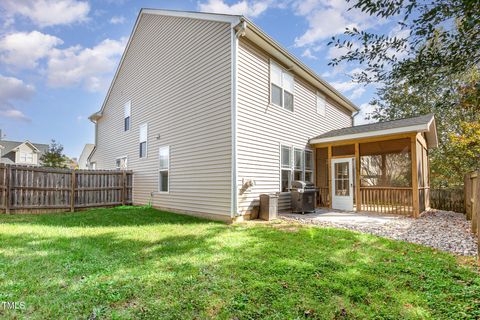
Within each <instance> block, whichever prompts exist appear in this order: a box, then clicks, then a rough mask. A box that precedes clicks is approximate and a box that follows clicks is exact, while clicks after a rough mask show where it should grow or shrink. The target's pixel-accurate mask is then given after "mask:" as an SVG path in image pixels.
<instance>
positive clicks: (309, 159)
mask: <svg viewBox="0 0 480 320" xmlns="http://www.w3.org/2000/svg"><path fill="white" fill-rule="evenodd" d="M305 181H310V182H313V153H312V151H310V150H305Z"/></svg>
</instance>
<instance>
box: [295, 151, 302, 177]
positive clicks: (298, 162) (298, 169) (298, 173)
mask: <svg viewBox="0 0 480 320" xmlns="http://www.w3.org/2000/svg"><path fill="white" fill-rule="evenodd" d="M293 159H294V160H293V162H294V163H293V180H304V179H303V170H304V166H303V165H304V163H303V150H302V149H297V148H295V151H294V154H293Z"/></svg>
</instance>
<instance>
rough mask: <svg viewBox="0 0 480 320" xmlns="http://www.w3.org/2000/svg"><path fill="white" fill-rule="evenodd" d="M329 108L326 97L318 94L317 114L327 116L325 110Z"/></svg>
mask: <svg viewBox="0 0 480 320" xmlns="http://www.w3.org/2000/svg"><path fill="white" fill-rule="evenodd" d="M326 108H327V100H326V99H325V96H324V95H322V94H320V93H319V92H317V113H318V114H319V115H322V116H325V110H326Z"/></svg>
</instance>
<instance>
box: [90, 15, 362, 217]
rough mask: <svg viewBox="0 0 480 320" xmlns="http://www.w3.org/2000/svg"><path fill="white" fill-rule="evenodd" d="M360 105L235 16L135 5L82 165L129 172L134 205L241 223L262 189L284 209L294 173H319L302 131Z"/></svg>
mask: <svg viewBox="0 0 480 320" xmlns="http://www.w3.org/2000/svg"><path fill="white" fill-rule="evenodd" d="M357 111H358V108H357V107H356V106H355V105H354V104H353V103H352V102H350V101H349V100H348V99H347V98H345V97H344V96H343V95H342V94H340V93H339V92H338V91H337V90H335V89H334V88H333V87H332V86H331V85H329V84H328V83H326V82H325V81H324V80H322V79H321V78H320V77H319V76H317V75H316V74H315V73H314V72H313V71H312V70H311V69H309V68H308V67H307V66H305V65H304V64H303V63H301V62H300V61H299V60H298V59H297V58H295V57H294V56H292V55H291V54H289V53H288V52H287V51H286V50H285V49H284V48H282V47H281V46H280V45H279V44H278V43H277V42H275V41H274V40H273V39H271V38H270V37H269V36H268V35H267V34H265V33H264V32H263V31H261V30H260V29H259V28H258V27H257V26H255V25H254V24H253V23H252V22H251V21H249V20H248V19H246V18H245V17H243V16H235V15H222V14H209V13H195V12H180V11H167V10H152V9H143V10H141V12H140V14H139V16H138V19H137V22H136V24H135V27H134V29H133V32H132V35H131V36H130V39H129V41H128V44H127V47H126V49H125V52H124V54H123V56H122V59H121V61H120V64H119V67H118V69H117V72H116V74H115V77H114V79H113V81H112V84H111V86H110V89H109V91H108V93H107V96H106V98H105V101H104V103H103V105H102V107H101V110H100V111H98V112H96V113H95V114H93V115H92V116H90V119H91V120H92V121H93V122H94V123H95V124H96V139H95V145H96V146H95V148H94V150H93V152H92V153H91V155H90V157H89V161H90V162H91V163H95V165H96V167H97V168H98V169H115V168H128V169H131V170H133V172H134V182H133V201H134V204H147V203H151V204H152V205H153V206H155V207H158V208H161V209H166V210H171V211H175V212H180V213H187V214H193V215H201V216H205V217H210V218H214V219H221V220H232V219H233V220H238V219H243V218H248V216H249V215H250V214H251V213H252V210H255V208H256V207H257V206H258V201H259V196H260V194H263V193H278V194H279V196H280V198H279V209H280V210H286V209H288V208H289V207H290V193H289V192H288V191H289V188H290V186H291V183H292V181H293V180H310V181H317V179H319V177H317V176H316V173H317V171H318V170H317V167H318V166H319V164H318V161H317V158H318V157H317V156H316V151H317V149H316V148H315V147H314V146H313V145H311V144H310V143H309V142H310V139H311V138H313V137H316V136H319V135H322V134H324V133H327V132H329V131H331V130H335V129H340V128H344V127H351V126H352V125H353V115H354V114H355V113H356V112H357ZM325 161H326V160H325ZM350 179H352V177H350ZM328 181H330V180H328ZM352 201H353V200H352ZM329 205H331V202H330V204H329Z"/></svg>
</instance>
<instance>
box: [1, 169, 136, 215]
mask: <svg viewBox="0 0 480 320" xmlns="http://www.w3.org/2000/svg"><path fill="white" fill-rule="evenodd" d="M132 178H133V174H132V172H131V171H119V170H115V171H113V170H69V169H56V168H42V167H27V166H17V165H5V164H0V212H4V213H15V212H17V213H20V212H25V213H27V212H31V213H40V212H48V211H75V210H76V209H84V208H92V207H109V206H116V205H126V204H131V203H132Z"/></svg>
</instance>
